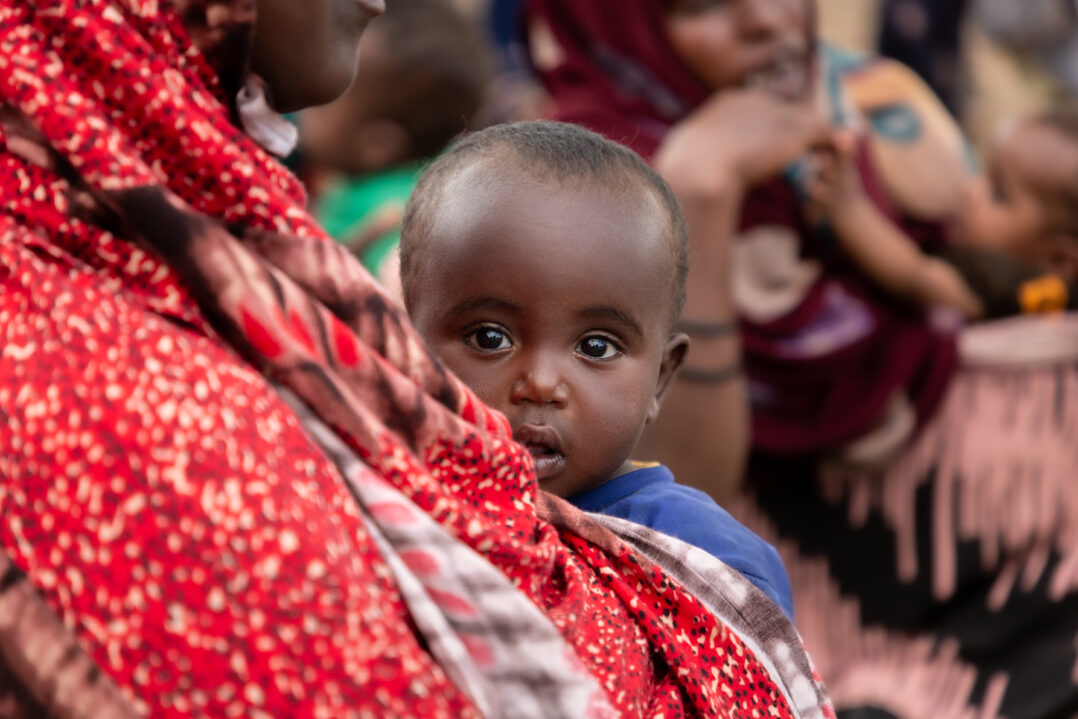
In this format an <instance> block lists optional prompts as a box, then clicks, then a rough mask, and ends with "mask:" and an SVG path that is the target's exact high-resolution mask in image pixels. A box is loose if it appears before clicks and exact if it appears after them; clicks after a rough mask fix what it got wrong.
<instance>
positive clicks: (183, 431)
mask: <svg viewBox="0 0 1078 719" xmlns="http://www.w3.org/2000/svg"><path fill="white" fill-rule="evenodd" d="M253 17H254V5H253V2H252V1H251V0H246V1H245V0H218V1H214V0H209V1H208V2H206V1H204V0H175V2H169V1H168V0H7V1H6V2H5V3H4V4H3V5H2V6H0V128H2V131H3V134H2V136H0V147H2V150H0V194H2V196H3V198H4V213H3V215H0V283H2V285H0V348H2V349H0V508H2V511H0V516H2V518H3V519H2V521H0V545H2V546H3V548H4V551H5V552H6V553H7V555H8V556H9V557H10V559H11V561H12V562H13V565H14V567H15V568H16V569H17V571H19V572H21V573H24V574H25V576H26V577H27V578H28V580H29V582H30V583H31V584H32V585H33V586H34V587H36V588H37V590H38V591H39V592H40V594H41V596H42V597H43V598H44V600H45V602H46V603H47V605H48V607H49V608H51V610H52V611H53V612H54V613H55V614H56V615H57V616H58V617H59V618H60V619H61V620H62V621H63V623H64V624H65V625H66V627H68V628H69V629H70V630H71V631H72V632H73V634H74V635H75V636H76V637H77V639H78V641H79V643H80V644H81V646H82V647H83V648H84V649H85V651H86V652H87V653H88V654H89V656H90V657H91V658H92V660H94V661H95V662H96V664H97V666H98V667H99V668H100V669H101V670H102V671H103V672H104V673H105V674H106V675H107V676H108V677H109V678H111V680H112V681H114V682H115V684H116V685H117V686H118V688H119V689H120V691H121V693H122V694H123V696H125V697H126V698H127V700H128V701H129V702H130V703H131V705H132V706H133V707H134V709H135V710H136V711H137V712H138V713H140V714H142V715H152V716H164V717H173V716H175V717H179V716H193V715H210V716H252V717H260V716H265V717H269V716H295V717H324V716H334V717H337V716H362V715H374V716H424V717H442V716H444V717H458V716H461V717H464V716H475V715H476V714H477V712H476V710H475V707H474V706H473V705H472V704H471V702H470V701H469V699H468V697H467V696H466V695H465V694H464V693H463V692H462V691H461V690H460V688H459V687H458V686H457V685H455V684H454V683H453V682H452V681H450V679H449V678H448V676H447V672H446V670H445V668H444V667H442V666H440V665H439V664H438V662H437V661H435V660H434V658H433V657H432V655H431V653H430V652H429V650H428V647H427V646H426V645H425V644H424V642H423V641H421V640H420V638H419V636H418V634H417V629H416V626H415V624H414V623H413V622H412V620H411V617H410V615H409V612H408V610H407V608H406V605H405V603H404V600H403V599H402V596H401V592H400V590H399V588H398V586H397V584H396V582H395V581H394V579H393V574H392V572H391V570H390V568H389V566H388V565H387V563H386V561H385V559H386V558H385V556H384V551H386V550H380V549H379V547H378V546H376V544H375V542H374V540H373V538H372V535H371V533H370V532H369V531H368V526H367V524H366V522H365V519H364V514H363V512H361V508H360V506H359V505H358V504H357V502H356V498H355V496H354V495H353V494H351V493H350V492H349V488H348V485H347V483H346V482H345V481H344V479H343V478H342V475H341V470H340V467H339V466H338V465H335V464H334V463H333V462H332V461H330V459H329V458H328V457H327V455H326V454H325V453H324V452H323V451H321V449H320V448H319V447H318V446H317V445H316V444H315V443H314V442H313V441H312V439H311V434H310V433H309V431H305V430H309V427H306V426H305V425H303V424H301V422H300V420H299V419H298V418H297V416H296V414H295V413H294V412H293V411H292V410H291V409H290V408H289V406H288V405H287V404H286V402H285V401H284V399H283V398H282V396H281V394H280V393H279V392H277V391H276V390H275V389H274V387H273V384H271V383H270V382H267V378H269V379H270V380H272V381H273V382H274V383H279V384H281V385H283V386H285V387H287V388H288V389H289V390H290V392H291V393H294V395H295V396H297V397H298V398H299V399H300V400H301V401H302V402H303V403H304V404H305V405H306V406H307V407H308V408H310V410H311V411H312V412H313V413H314V414H315V415H316V416H317V418H318V420H319V422H321V423H324V424H325V425H328V426H329V427H331V428H332V429H333V430H334V431H335V432H336V434H337V436H339V437H340V439H342V440H343V441H344V443H346V444H347V446H348V447H349V448H350V451H353V452H355V453H356V455H358V457H359V458H361V459H362V460H363V461H364V462H365V463H366V464H367V465H368V466H369V467H370V468H371V469H373V471H374V472H375V473H376V474H377V475H379V476H380V477H381V478H382V480H385V481H386V482H388V484H389V485H390V486H391V487H392V488H393V491H395V492H396V493H398V494H399V496H400V497H401V501H402V502H405V501H406V502H410V503H411V505H414V506H416V507H418V508H419V509H421V510H422V511H423V512H425V513H426V514H427V515H428V516H429V517H431V518H432V519H433V520H434V521H435V522H436V523H437V524H438V525H439V526H440V527H441V529H442V530H444V531H445V532H447V533H448V535H449V536H450V537H451V538H452V540H454V541H456V542H459V543H460V544H461V545H463V546H466V547H470V548H471V549H472V550H474V551H475V552H477V553H478V554H479V555H480V556H482V557H484V558H485V559H486V560H487V561H489V562H490V564H492V565H493V566H494V567H496V568H497V569H498V570H500V571H501V572H502V573H503V574H504V575H505V576H507V577H508V578H509V579H510V580H512V582H513V583H514V584H515V585H516V587H517V588H518V589H519V591H520V592H522V593H523V594H524V595H525V596H526V597H527V598H528V599H530V600H531V601H532V602H533V603H534V604H535V605H537V606H538V607H539V608H540V609H541V610H543V612H544V613H545V615H546V617H548V618H549V620H550V621H551V622H553V624H554V626H556V627H557V628H558V630H559V631H560V633H561V635H562V636H563V637H564V639H565V641H566V642H567V643H568V646H569V647H571V649H572V651H573V652H574V653H575V656H576V658H577V659H578V660H579V662H580V663H582V666H583V667H585V668H586V670H587V671H588V672H589V673H590V674H591V675H593V676H594V677H595V678H596V679H597V680H598V682H599V684H600V685H601V686H602V687H603V688H604V689H605V690H606V692H607V694H608V696H609V700H610V702H611V703H612V704H613V706H614V707H616V709H617V711H619V712H620V713H622V714H624V715H625V716H665V717H672V716H683V715H699V716H733V715H749V714H752V713H753V712H754V711H759V712H760V714H764V713H767V714H769V715H771V716H779V717H782V716H790V715H791V712H790V710H789V707H788V704H787V702H786V700H785V699H784V698H783V695H782V693H781V692H780V690H779V688H778V686H777V685H776V683H775V680H774V678H773V677H772V676H771V675H770V674H769V673H768V671H767V669H766V665H765V664H763V663H761V662H760V661H758V660H757V658H756V657H755V655H754V654H753V652H752V651H751V650H749V649H747V648H746V646H745V645H744V644H743V643H742V642H741V640H740V639H739V638H738V636H737V634H736V633H735V632H733V631H730V630H729V629H728V628H727V627H725V626H724V625H723V624H722V623H721V622H720V621H719V620H718V619H716V618H715V617H714V616H713V615H712V614H711V613H710V612H708V611H707V610H706V609H705V607H704V606H703V605H701V604H700V603H699V602H698V601H697V600H696V599H694V598H693V597H692V596H690V595H689V594H687V593H686V592H685V591H684V590H682V589H681V588H680V587H679V586H678V585H676V584H675V583H674V582H672V581H671V580H670V579H669V578H667V577H666V576H665V575H664V574H663V572H662V571H661V570H660V569H658V568H657V567H655V566H654V565H652V564H650V563H649V562H647V561H646V560H643V559H642V558H640V557H638V556H636V555H634V554H632V553H631V552H630V551H629V550H628V548H627V547H626V546H625V545H624V544H622V543H620V542H618V541H617V540H616V539H614V538H613V536H612V535H609V534H604V531H603V530H601V529H600V528H598V527H597V526H595V527H593V529H594V531H595V533H596V536H598V537H599V538H600V539H602V540H603V541H594V540H593V539H592V538H589V539H584V538H583V537H582V535H581V534H580V533H579V532H576V531H574V530H573V529H570V528H569V525H568V524H566V523H564V522H562V523H560V524H559V525H557V526H556V525H555V524H551V523H548V522H547V521H544V520H543V519H542V518H540V516H539V514H538V512H537V510H536V495H537V492H538V490H537V487H536V482H535V479H534V474H533V471H532V467H531V461H530V459H529V456H528V454H527V453H526V452H524V451H523V450H522V449H521V448H520V447H518V446H517V445H516V444H515V443H513V442H512V440H511V436H510V432H509V428H508V426H507V424H506V422H505V421H504V418H502V417H501V416H500V415H497V414H496V413H494V412H492V411H490V410H488V409H487V408H486V407H484V406H483V405H482V404H481V403H480V402H479V401H478V400H477V399H476V398H475V397H474V396H473V395H472V394H471V393H470V392H469V391H468V390H467V389H466V388H465V387H464V386H463V385H462V384H461V383H460V382H459V381H458V380H456V379H455V378H454V377H452V376H450V375H448V374H447V373H446V372H445V371H444V370H443V369H442V367H441V366H440V364H439V363H438V362H437V361H436V360H435V359H433V358H432V357H431V356H430V355H429V354H428V353H427V351H426V349H425V348H424V346H423V345H422V343H421V342H420V341H419V340H418V338H417V337H416V335H415V334H414V333H413V331H412V329H411V327H410V326H409V325H408V322H407V320H406V318H405V317H404V316H403V314H402V312H401V311H400V310H399V309H398V308H397V307H395V306H393V305H392V304H391V303H389V302H388V301H387V300H386V299H385V298H384V296H383V295H382V294H381V292H380V291H379V290H378V289H377V287H376V285H375V284H374V283H373V281H372V280H371V279H370V277H369V276H368V275H367V274H366V273H365V272H364V271H363V270H362V269H361V268H360V267H359V265H358V264H356V263H355V262H353V261H352V260H351V258H349V257H348V256H347V255H346V254H345V253H344V252H343V251H342V250H340V249H339V247H338V246H337V245H336V244H335V243H332V242H330V241H327V240H326V238H325V236H324V234H323V232H322V231H321V229H320V228H318V227H317V226H316V224H315V223H314V222H313V221H312V220H311V219H310V217H309V216H308V215H307V214H306V212H305V211H304V209H303V202H304V197H303V191H302V188H301V187H300V186H299V185H298V184H297V182H296V180H295V179H294V178H293V177H292V176H291V175H290V174H289V173H288V172H287V171H286V170H284V169H283V168H282V167H281V166H280V165H279V164H278V163H277V162H276V161H274V160H273V159H272V158H271V157H269V156H268V155H267V154H266V153H265V152H264V151H263V150H262V149H261V148H260V147H258V146H257V145H256V144H255V143H254V142H253V141H252V140H251V139H250V138H248V137H247V136H246V135H244V134H243V133H242V132H241V131H240V130H239V129H237V123H238V118H237V117H236V111H235V109H234V107H233V103H232V102H231V100H230V98H232V97H234V95H235V91H236V89H237V88H238V87H240V86H241V84H242V81H243V77H242V72H240V71H238V70H237V67H242V66H243V62H244V57H245V53H246V50H247V45H248V42H249V38H250V30H251V23H252V20H253ZM237 63H238V64H237ZM404 506H405V505H404V504H401V505H400V506H397V505H396V504H394V503H393V502H389V503H384V504H378V505H374V506H367V507H366V510H365V511H367V512H368V513H369V516H371V517H373V518H374V519H375V520H378V521H382V520H385V521H390V522H393V521H398V520H404V519H406V518H407V515H406V514H403V509H402V507H404ZM570 511H571V510H570ZM573 514H574V515H576V513H575V512H573ZM551 519H557V518H556V517H552V518H551ZM573 521H574V523H575V524H581V526H585V527H587V526H589V522H588V521H587V520H586V519H584V518H583V517H582V516H574V517H573ZM574 526H575V525H574ZM604 537H605V539H603V538H604ZM411 559H412V560H413V564H414V567H413V569H414V570H415V571H418V572H422V571H424V570H425V569H430V567H429V562H428V563H424V562H423V561H415V560H416V556H412V557H411ZM402 561H404V560H402ZM14 571H15V570H14V569H13V570H12V572H14ZM15 582H16V578H15V577H14V575H13V574H12V573H11V572H6V571H5V572H4V574H3V576H2V577H0V595H2V592H3V590H4V589H5V588H6V587H8V586H12V585H13V584H14V583H15ZM430 597H431V599H432V600H433V601H434V603H435V604H437V605H439V606H440V607H441V608H442V609H443V610H444V611H446V612H458V613H459V612H461V611H464V612H465V613H466V610H467V609H468V607H467V606H465V605H464V604H462V602H464V601H465V600H463V599H462V598H461V597H458V596H452V595H437V594H431V595H430ZM5 636H6V635H4V634H3V633H0V669H3V672H0V676H3V675H6V674H8V673H12V672H13V673H15V674H17V675H18V674H20V669H21V675H20V676H21V679H22V680H23V681H27V682H30V679H35V678H36V679H35V681H38V682H39V683H41V682H44V683H45V684H43V685H42V686H44V685H47V686H48V687H49V691H53V688H52V687H53V685H52V684H51V683H49V678H48V677H41V676H39V675H37V674H36V673H35V672H34V671H31V670H27V669H26V668H25V667H24V666H22V665H11V662H12V660H11V656H13V655H12V653H11V652H8V651H4V650H5V647H4V645H3V642H4V637H5ZM8 648H9V649H10V648H11V647H8ZM4 662H7V663H8V664H9V665H11V666H2V665H3V664H4ZM31 669H32V668H31ZM28 677H29V678H28ZM30 684H33V682H30ZM33 688H34V687H33V686H30V691H31V693H33ZM2 698H3V697H2V696H0V699H2ZM38 701H42V700H41V698H40V697H38ZM604 706H607V704H606V702H605V701H599V702H596V703H594V704H592V705H589V706H581V707H580V708H579V712H578V714H579V715H581V716H588V715H592V716H601V715H602V714H603V707H604Z"/></svg>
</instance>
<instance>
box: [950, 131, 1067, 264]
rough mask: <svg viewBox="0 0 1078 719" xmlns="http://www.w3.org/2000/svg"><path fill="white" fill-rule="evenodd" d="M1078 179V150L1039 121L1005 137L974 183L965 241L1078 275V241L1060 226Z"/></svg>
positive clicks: (963, 226)
mask: <svg viewBox="0 0 1078 719" xmlns="http://www.w3.org/2000/svg"><path fill="white" fill-rule="evenodd" d="M1076 178H1078V144H1076V143H1075V142H1074V141H1073V140H1071V139H1069V138H1067V137H1064V136H1063V135H1062V134H1061V133H1060V132H1059V131H1058V130H1055V129H1053V128H1051V127H1047V126H1045V125H1043V124H1039V123H1037V122H1036V121H1034V120H1028V121H1026V122H1023V123H1021V124H1019V125H1018V126H1016V127H1015V128H1013V129H1012V130H1010V131H1009V132H1007V133H1005V134H1004V135H1003V136H1002V137H1001V138H1000V139H999V141H998V142H997V143H996V145H995V147H994V148H993V151H992V153H991V155H990V157H989V161H988V168H987V172H986V175H985V178H983V179H981V180H979V181H977V182H975V183H971V185H970V187H969V189H968V191H967V192H966V194H965V198H964V202H963V205H962V210H961V216H960V219H959V228H958V235H959V239H960V240H961V241H963V242H967V243H969V244H975V245H979V246H982V247H990V248H992V249H996V250H999V251H1002V252H1005V253H1007V254H1009V255H1012V256H1013V257H1016V258H1019V259H1022V260H1025V261H1027V262H1031V263H1033V264H1035V265H1037V266H1038V267H1041V268H1043V269H1045V270H1048V271H1058V272H1061V273H1062V274H1064V275H1065V276H1066V277H1068V278H1073V277H1074V275H1075V274H1076V272H1075V270H1076V265H1078V257H1076V250H1075V249H1074V248H1075V244H1076V238H1074V237H1071V236H1068V235H1067V234H1066V233H1065V232H1064V231H1063V229H1062V228H1060V227H1059V226H1058V223H1057V219H1058V212H1059V211H1060V209H1061V208H1059V207H1058V206H1057V203H1060V202H1062V201H1063V200H1062V199H1061V196H1062V194H1063V190H1064V188H1067V187H1068V186H1073V184H1074V183H1075V182H1076Z"/></svg>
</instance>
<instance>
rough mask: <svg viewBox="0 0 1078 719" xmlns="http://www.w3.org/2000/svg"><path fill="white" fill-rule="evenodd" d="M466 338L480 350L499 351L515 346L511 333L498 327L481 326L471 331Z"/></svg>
mask: <svg viewBox="0 0 1078 719" xmlns="http://www.w3.org/2000/svg"><path fill="white" fill-rule="evenodd" d="M465 339H466V340H467V342H468V344H470V345H471V346H472V347H474V348H475V349H477V350H479V351H480V352H497V351H499V350H504V349H509V348H510V347H512V346H513V343H512V342H510V341H509V335H507V334H506V333H505V332H503V331H501V330H500V329H498V328H497V327H480V328H479V329H477V330H473V331H472V332H471V333H469V334H468V336H467V337H466V338H465Z"/></svg>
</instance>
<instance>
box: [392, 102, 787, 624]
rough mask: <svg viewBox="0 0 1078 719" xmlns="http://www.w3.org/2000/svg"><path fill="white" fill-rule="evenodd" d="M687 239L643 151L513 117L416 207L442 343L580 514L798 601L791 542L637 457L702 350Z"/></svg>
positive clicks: (426, 322) (439, 165) (454, 152)
mask: <svg viewBox="0 0 1078 719" xmlns="http://www.w3.org/2000/svg"><path fill="white" fill-rule="evenodd" d="M687 264H688V261H687V234H686V227H685V221H684V218H683V217H682V214H681V209H680V207H679V205H678V203H677V200H676V199H675V197H674V195H673V194H672V192H671V190H670V188H669V187H668V186H667V185H666V183H665V182H664V181H663V180H662V179H661V178H660V177H659V176H658V175H657V174H656V173H655V172H654V171H653V170H651V168H649V167H648V166H647V165H646V164H645V163H644V162H643V161H642V160H641V159H640V158H639V157H638V156H637V155H636V154H635V153H633V152H632V151H631V150H628V149H626V148H624V147H622V146H620V145H618V144H616V143H613V142H610V141H608V140H605V139H603V138H602V137H600V136H599V135H597V134H595V133H593V132H590V131H587V130H584V129H581V128H579V127H576V126H573V125H567V124H563V123H555V122H544V121H540V122H528V123H517V124H512V125H499V126H496V127H493V128H490V129H487V130H484V131H482V132H479V133H477V134H474V135H471V136H469V137H467V138H465V139H463V140H461V141H460V142H458V143H457V144H456V145H454V146H453V147H452V148H451V149H450V150H449V151H448V152H447V153H446V154H445V155H443V156H442V157H441V158H440V159H439V160H438V161H437V162H435V163H434V164H433V165H432V166H431V167H430V169H429V170H428V171H427V173H426V174H425V175H424V176H423V178H422V179H421V181H420V182H419V184H418V186H417V187H416V191H415V194H414V195H413V196H412V199H411V201H410V202H409V205H408V208H407V210H406V211H405V217H404V227H403V230H402V235H401V280H402V285H403V290H404V299H405V304H406V306H407V308H408V311H409V313H410V315H411V317H412V321H413V322H414V323H415V326H416V327H417V328H418V330H419V332H420V333H421V334H422V335H423V337H424V338H425V339H426V341H427V342H428V343H429V344H430V346H431V348H432V349H433V350H434V351H435V352H436V353H437V354H438V355H439V356H440V357H441V358H442V360H443V361H444V362H445V363H446V364H447V365H448V366H449V368H450V369H452V370H453V371H454V372H455V373H456V374H457V375H458V376H459V377H460V378H461V379H462V380H464V382H466V383H467V384H468V385H469V386H470V387H471V388H472V389H473V390H475V391H476V393H477V394H478V395H479V396H480V397H481V398H482V399H483V400H484V401H485V402H486V403H487V404H489V405H491V406H492V407H494V408H496V409H498V410H499V411H500V412H502V413H503V414H505V416H506V417H507V418H508V419H509V422H510V424H511V425H512V427H513V436H514V438H515V439H516V440H517V441H518V442H520V443H522V444H523V445H524V446H526V447H527V448H528V450H529V451H530V452H531V455H532V457H533V458H534V460H535V470H536V474H537V475H538V478H539V484H540V486H541V487H542V488H543V489H545V490H547V491H549V492H552V493H554V494H556V495H559V496H561V497H565V498H566V499H567V500H568V501H569V502H571V503H572V504H574V505H576V506H577V507H579V508H580V509H583V510H586V511H591V512H599V513H603V514H607V515H611V516H615V517H621V518H624V519H628V520H631V521H634V522H637V523H639V524H643V525H646V526H648V527H651V528H653V529H656V530H659V531H661V532H664V533H666V534H670V535H673V536H675V537H678V538H680V539H682V540H684V541H686V542H688V543H690V544H693V545H695V546H697V547H699V548H701V549H703V550H705V551H707V552H709V553H711V554H712V555H714V556H716V557H718V558H719V559H721V560H723V561H724V562H726V563H727V564H728V565H730V566H732V567H734V568H735V569H737V570H738V571H740V572H742V573H743V574H744V575H745V576H746V577H747V578H748V579H749V580H751V581H752V582H754V583H755V584H756V585H757V586H759V587H760V588H761V589H762V590H763V591H764V592H766V593H767V594H768V595H769V596H770V597H771V598H772V599H773V600H774V601H775V602H776V603H778V604H779V605H780V606H781V607H782V608H783V610H784V611H785V612H786V613H787V614H788V615H790V614H792V601H791V597H790V588H789V581H788V579H787V577H786V572H785V569H784V568H783V566H782V563H781V560H780V559H779V557H778V554H777V553H776V552H775V550H774V549H773V548H772V547H771V546H769V545H768V544H766V543H765V542H764V541H763V540H761V539H760V538H759V537H757V536H756V535H754V534H752V533H751V532H750V531H749V530H747V529H746V528H745V527H743V526H741V525H740V524H739V523H737V521H735V520H734V519H733V518H732V517H731V516H730V515H729V514H727V513H726V511H725V510H723V509H722V508H721V507H719V506H718V505H717V504H716V503H715V502H714V501H713V500H712V499H711V498H710V497H708V496H707V495H706V494H704V493H703V492H700V491H698V490H695V489H692V488H689V487H685V486H682V485H679V484H676V483H675V482H674V478H673V476H672V474H671V473H670V472H669V470H667V469H666V468H665V467H662V466H659V465H643V464H639V463H636V462H633V461H632V460H631V459H630V455H631V454H632V452H633V450H634V448H635V447H636V443H637V440H638V439H639V437H640V434H641V432H642V431H643V429H644V425H645V424H647V423H648V422H650V421H652V420H653V419H655V417H656V416H657V415H658V412H659V405H660V403H661V402H662V399H663V395H664V394H665V393H666V391H667V389H668V387H669V386H670V382H671V381H672V380H673V378H674V376H675V374H676V373H677V371H678V368H679V367H680V366H681V364H682V361H683V360H684V358H685V353H686V350H687V348H688V339H687V338H686V337H685V335H683V334H681V333H679V332H677V331H676V329H675V323H676V321H677V319H678V315H679V313H680V311H681V305H682V303H683V301H684V294H685V275H686V272H687Z"/></svg>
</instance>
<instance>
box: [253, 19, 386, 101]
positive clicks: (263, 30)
mask: <svg viewBox="0 0 1078 719" xmlns="http://www.w3.org/2000/svg"><path fill="white" fill-rule="evenodd" d="M256 7H257V10H258V16H257V19H256V20H255V33H254V46H253V48H252V53H251V69H252V70H253V71H254V72H255V73H256V74H258V75H259V76H260V77H261V78H262V79H263V80H265V81H266V83H267V84H268V85H269V88H270V100H271V102H272V104H273V107H274V109H276V110H277V111H278V112H293V111H295V110H300V109H302V108H304V107H310V106H313V105H321V104H324V103H327V102H330V101H331V100H333V99H335V98H337V97H339V96H340V95H341V94H342V93H344V92H345V91H346V90H347V89H348V87H349V85H351V84H352V80H353V78H354V77H355V72H356V63H357V55H358V51H359V39H360V37H361V36H362V34H363V30H364V29H365V28H366V26H367V23H368V22H370V20H372V19H373V18H375V17H377V16H378V15H380V14H381V13H382V11H383V10H384V8H385V5H384V0H256Z"/></svg>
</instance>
